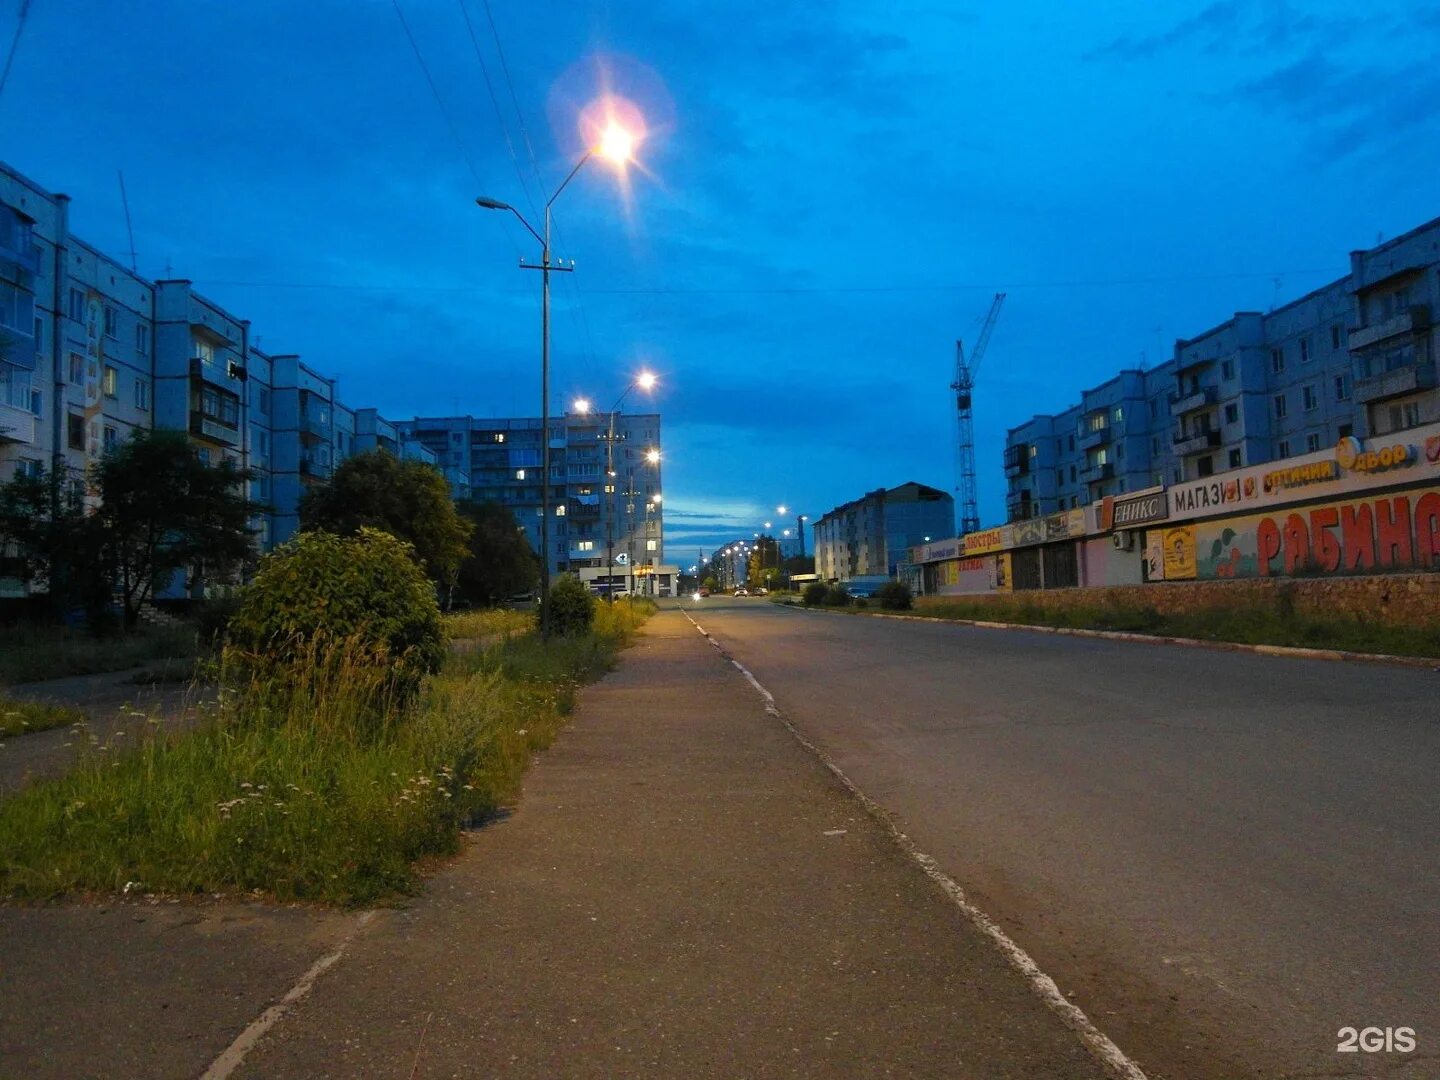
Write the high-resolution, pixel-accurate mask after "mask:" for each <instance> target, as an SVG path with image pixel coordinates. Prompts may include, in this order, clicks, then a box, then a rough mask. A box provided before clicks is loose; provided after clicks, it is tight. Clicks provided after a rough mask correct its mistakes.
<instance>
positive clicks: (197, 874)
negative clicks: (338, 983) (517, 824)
mask: <svg viewBox="0 0 1440 1080" xmlns="http://www.w3.org/2000/svg"><path fill="white" fill-rule="evenodd" d="M617 606H618V605H617ZM651 610H653V606H652V608H651ZM645 614H646V610H645V608H644V606H643V605H636V608H635V609H634V610H626V611H624V612H623V613H620V612H617V613H612V614H608V615H605V616H603V617H602V618H601V619H599V620H597V625H596V627H595V631H594V633H592V634H587V635H581V636H577V637H574V638H566V639H556V640H554V641H552V642H550V643H548V644H542V643H541V642H539V641H538V640H537V639H536V637H535V636H534V635H533V634H528V633H527V634H520V635H516V636H510V637H508V638H504V639H501V640H499V641H498V642H497V643H496V644H494V645H492V646H491V647H490V648H487V649H484V650H479V651H471V652H465V653H459V652H457V653H456V654H454V655H453V656H452V657H451V660H450V661H449V663H448V664H447V666H446V668H445V670H444V671H443V672H442V673H441V674H439V675H437V676H434V677H432V678H430V679H429V680H427V681H426V683H425V685H424V687H423V690H422V692H421V694H420V696H419V697H418V699H414V700H410V701H408V702H407V701H404V700H397V699H396V698H394V697H393V696H392V694H393V689H392V684H391V683H390V682H389V680H387V679H386V678H385V674H384V671H383V669H379V668H377V667H376V666H375V665H373V664H371V663H369V662H368V659H369V658H368V657H367V656H365V655H364V654H363V652H362V651H359V650H357V649H356V648H355V647H354V646H353V645H347V646H345V647H341V648H337V649H336V650H334V651H333V652H332V653H331V654H330V655H329V656H328V657H327V658H324V659H319V658H317V661H316V662H315V663H313V664H310V665H306V668H305V672H306V674H305V677H303V678H299V679H297V678H296V677H295V674H294V672H293V671H292V672H290V673H288V674H287V675H286V676H285V677H283V678H278V677H269V678H267V677H265V676H264V675H262V674H260V673H258V672H253V671H252V672H251V678H250V679H249V681H248V682H247V683H246V684H245V685H243V686H241V687H239V688H237V689H235V690H233V691H229V692H227V693H226V694H225V695H224V696H222V700H221V704H220V706H219V707H218V709H217V711H216V713H215V715H214V716H213V718H212V721H211V722H210V723H209V724H207V725H205V726H203V727H201V728H200V729H199V730H197V731H194V732H191V733H189V734H184V735H180V734H166V733H163V732H162V733H159V734H157V735H156V737H153V738H150V739H147V740H144V741H143V742H142V744H141V745H140V746H139V747H138V748H135V749H133V750H131V751H130V752H128V753H125V754H119V755H117V753H116V752H115V750H114V749H113V748H105V747H96V748H94V749H92V750H91V751H90V752H89V753H87V754H86V755H85V757H84V758H83V760H82V761H81V764H80V765H79V767H78V768H76V769H75V770H74V771H73V772H72V773H70V774H68V775H67V776H65V777H63V778H60V779H58V780H55V781H51V782H48V783H43V784H39V785H36V786H34V787H32V788H29V789H27V790H25V791H23V792H21V793H20V794H19V795H17V796H15V797H13V798H11V799H9V800H7V801H5V802H3V803H0V852H4V853H5V854H4V855H3V857H0V892H3V893H8V894H10V895H12V896H17V897H22V898H45V897H52V896H56V895H60V894H63V893H71V892H85V891H98V892H126V891H129V892H135V891H144V892H166V893H195V892H227V893H228V892H236V891H252V890H253V891H258V892H262V893H265V894H268V895H270V896H274V897H278V898H284V899H306V900H318V901H325V902H331V903H340V904H368V903H374V902H376V901H379V900H384V899H386V898H389V897H394V896H397V895H401V894H404V893H407V892H410V891H413V890H414V889H415V888H416V887H417V885H418V881H419V878H418V872H417V869H416V863H417V861H419V860H423V859H425V858H426V857H428V856H443V855H447V854H451V853H453V852H454V851H456V850H457V848H458V845H459V842H460V835H461V830H462V828H463V827H464V826H465V824H466V823H468V822H471V821H475V820H478V819H481V818H483V817H484V816H485V815H487V814H489V813H491V812H493V811H494V810H495V809H496V807H497V806H499V805H501V804H502V803H503V802H504V801H505V800H506V799H508V798H510V797H512V796H513V794H514V793H515V791H516V790H517V785H518V782H519V780H520V777H521V774H522V773H523V771H524V768H525V765H526V763H527V762H528V761H529V759H530V756H531V755H532V754H533V752H534V751H535V750H537V749H540V748H542V747H544V746H547V745H549V743H550V742H551V740H552V739H553V738H554V736H555V734H556V732H557V731H558V730H559V728H560V726H561V724H562V723H563V721H564V717H565V715H566V714H567V713H568V712H569V711H570V709H571V707H572V706H573V703H574V697H575V691H576V688H577V687H578V685H579V683H580V682H581V681H582V680H583V679H586V678H589V677H592V676H594V675H595V674H597V673H599V672H601V671H603V670H604V669H605V668H606V667H608V665H609V663H610V662H611V659H612V658H613V656H614V653H615V651H616V650H617V649H618V648H620V647H621V646H623V644H624V643H625V642H626V641H628V640H629V636H630V635H631V634H632V633H633V632H634V630H635V628H636V626H638V624H639V623H640V622H643V619H644V617H645Z"/></svg>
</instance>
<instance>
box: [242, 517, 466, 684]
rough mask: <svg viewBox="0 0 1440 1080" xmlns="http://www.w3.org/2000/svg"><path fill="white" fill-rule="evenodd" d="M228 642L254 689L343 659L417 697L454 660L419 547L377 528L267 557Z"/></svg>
mask: <svg viewBox="0 0 1440 1080" xmlns="http://www.w3.org/2000/svg"><path fill="white" fill-rule="evenodd" d="M228 636H229V642H228V644H227V645H226V648H225V660H226V663H227V667H228V668H229V669H230V670H231V671H232V672H233V673H235V674H237V675H239V676H240V677H241V678H243V679H247V680H253V679H254V678H255V677H256V674H257V672H258V673H260V674H262V675H264V674H269V673H273V672H274V671H276V670H277V669H286V668H290V669H295V670H296V671H298V670H299V669H301V668H312V667H314V666H316V665H317V664H318V665H321V666H325V665H326V657H327V656H328V654H329V653H331V652H334V651H336V650H339V651H343V653H344V654H345V659H344V665H343V666H345V667H350V666H352V665H354V664H356V663H357V662H363V663H368V664H369V665H372V666H374V667H377V668H383V669H384V670H385V672H386V679H387V681H388V682H389V683H390V684H391V686H392V688H393V689H395V690H398V691H400V692H401V694H402V696H408V695H409V694H410V693H413V692H414V691H415V690H416V689H418V687H419V683H420V678H421V677H422V676H423V675H426V674H428V673H430V672H433V671H437V670H439V668H440V664H441V663H442V662H443V661H444V659H445V632H444V629H443V627H442V624H441V621H440V606H439V605H438V604H437V603H436V602H435V590H434V588H433V587H432V586H431V584H430V582H429V580H428V579H427V578H426V577H425V574H424V572H423V571H422V570H421V569H420V567H419V565H418V564H417V563H416V562H415V559H414V558H413V556H412V554H411V551H410V545H409V544H406V543H404V542H403V541H400V540H397V539H395V537H393V536H391V535H390V534H389V533H384V532H380V531H379V530H378V529H368V528H365V529H361V530H360V531H359V533H358V534H357V535H355V536H344V537H342V536H334V535H332V534H331V533H325V532H312V533H301V534H300V535H299V536H297V537H296V538H295V539H293V540H291V541H290V542H289V543H288V544H285V545H284V546H283V547H281V548H280V549H278V550H277V551H275V552H274V553H272V554H270V555H267V556H266V557H265V558H264V559H263V560H262V561H261V564H260V569H259V571H258V572H257V573H256V575H255V580H254V581H253V582H252V583H251V584H250V585H248V586H246V587H245V588H244V589H243V590H241V594H240V607H239V610H238V611H236V613H235V615H234V616H233V617H232V618H231V619H230V624H229V627H228ZM362 657H363V658H364V660H359V658H362Z"/></svg>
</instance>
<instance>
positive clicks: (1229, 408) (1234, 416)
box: [1225, 401, 1240, 424]
mask: <svg viewBox="0 0 1440 1080" xmlns="http://www.w3.org/2000/svg"><path fill="white" fill-rule="evenodd" d="M1239 419H1240V406H1239V405H1236V404H1235V403H1234V402H1233V401H1232V402H1231V403H1230V404H1229V405H1226V406H1225V423H1227V424H1233V423H1235V422H1236V421H1237V420H1239Z"/></svg>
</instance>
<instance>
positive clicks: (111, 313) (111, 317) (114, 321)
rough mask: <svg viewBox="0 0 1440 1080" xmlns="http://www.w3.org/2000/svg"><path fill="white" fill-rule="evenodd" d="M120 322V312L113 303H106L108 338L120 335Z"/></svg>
mask: <svg viewBox="0 0 1440 1080" xmlns="http://www.w3.org/2000/svg"><path fill="white" fill-rule="evenodd" d="M119 324H120V313H119V312H118V311H116V310H115V308H114V306H113V305H111V304H106V305H105V336H106V337H108V338H115V337H119V334H118V332H117V330H118V327H119Z"/></svg>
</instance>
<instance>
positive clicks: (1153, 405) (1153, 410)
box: [1150, 398, 1160, 420]
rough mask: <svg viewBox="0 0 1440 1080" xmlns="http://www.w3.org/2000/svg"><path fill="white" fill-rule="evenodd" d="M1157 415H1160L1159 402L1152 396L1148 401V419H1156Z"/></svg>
mask: <svg viewBox="0 0 1440 1080" xmlns="http://www.w3.org/2000/svg"><path fill="white" fill-rule="evenodd" d="M1159 416H1160V402H1159V401H1157V400H1155V399H1153V398H1152V399H1151V401H1150V419H1151V420H1156V419H1158V418H1159Z"/></svg>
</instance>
